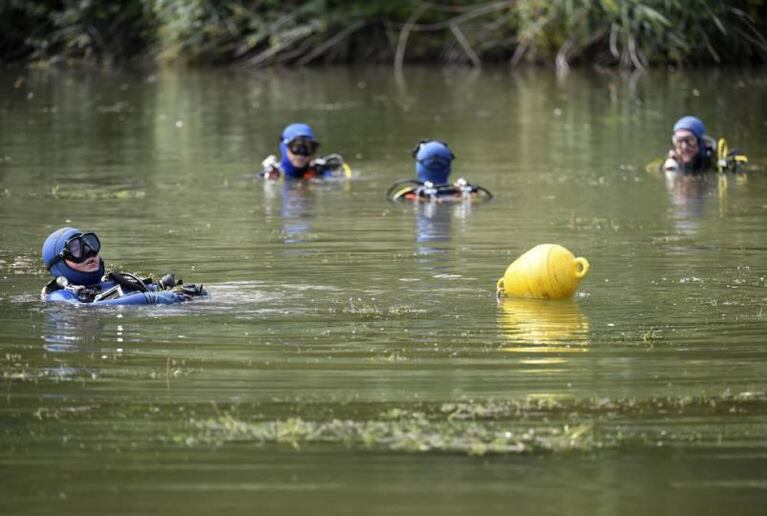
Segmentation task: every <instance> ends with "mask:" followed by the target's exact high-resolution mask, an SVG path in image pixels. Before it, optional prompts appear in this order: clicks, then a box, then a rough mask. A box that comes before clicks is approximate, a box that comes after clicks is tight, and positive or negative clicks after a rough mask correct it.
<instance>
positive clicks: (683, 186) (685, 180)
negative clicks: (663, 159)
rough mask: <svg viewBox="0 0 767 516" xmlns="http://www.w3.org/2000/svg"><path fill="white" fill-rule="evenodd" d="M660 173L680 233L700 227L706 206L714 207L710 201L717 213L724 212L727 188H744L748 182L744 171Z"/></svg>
mask: <svg viewBox="0 0 767 516" xmlns="http://www.w3.org/2000/svg"><path fill="white" fill-rule="evenodd" d="M664 176H665V184H666V190H667V191H668V193H669V198H670V200H671V208H672V210H673V217H674V221H675V226H676V228H677V230H678V231H679V232H680V233H683V234H689V235H694V234H695V233H696V232H697V231H698V230H699V229H700V225H701V224H702V223H703V219H704V216H705V214H706V209H714V206H709V205H713V204H714V201H715V202H716V210H717V213H718V215H719V216H720V217H724V216H726V214H727V210H728V197H729V192H730V190H731V189H740V188H744V187H745V186H746V184H747V182H748V175H747V174H744V173H738V174H732V173H722V174H720V173H715V172H711V173H705V174H680V173H676V172H664Z"/></svg>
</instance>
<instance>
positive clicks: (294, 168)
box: [260, 123, 351, 180]
mask: <svg viewBox="0 0 767 516" xmlns="http://www.w3.org/2000/svg"><path fill="white" fill-rule="evenodd" d="M319 146H320V144H319V142H318V141H317V139H316V138H315V137H314V131H313V130H312V128H311V127H309V125H307V124H304V123H295V124H290V125H289V126H287V127H286V128H285V129H284V130H283V131H282V134H281V135H280V159H279V160H277V158H276V157H275V156H273V155H272V156H269V157H267V158H266V159H265V160H264V161H263V163H262V166H263V170H262V171H261V173H260V177H262V178H264V179H272V180H276V179H279V178H280V177H282V176H284V177H285V178H286V179H315V178H322V179H327V178H330V177H347V178H348V177H351V169H350V168H349V165H348V164H347V163H346V162H345V161H344V158H343V157H342V156H341V155H340V154H329V155H327V156H320V157H315V155H316V154H317V149H318V148H319Z"/></svg>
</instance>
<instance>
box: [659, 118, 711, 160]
mask: <svg viewBox="0 0 767 516" xmlns="http://www.w3.org/2000/svg"><path fill="white" fill-rule="evenodd" d="M671 143H672V144H673V146H674V148H673V149H671V150H670V151H668V156H667V157H666V162H665V163H664V164H663V169H664V170H675V171H679V172H701V171H704V170H708V169H710V168H712V166H713V165H714V164H715V162H716V140H714V139H713V138H711V137H710V136H708V135H707V134H706V127H705V126H704V125H703V122H702V121H701V120H700V119H699V118H697V117H694V116H684V117H682V118H680V119H679V120H677V122H676V123H675V124H674V129H673V131H672V134H671Z"/></svg>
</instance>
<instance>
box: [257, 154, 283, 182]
mask: <svg viewBox="0 0 767 516" xmlns="http://www.w3.org/2000/svg"><path fill="white" fill-rule="evenodd" d="M261 166H262V167H263V168H262V169H261V177H262V178H264V179H273V180H276V179H279V178H280V175H281V174H280V162H279V161H277V157H276V156H274V155H271V156H267V158H266V159H265V160H264V161H262V162H261Z"/></svg>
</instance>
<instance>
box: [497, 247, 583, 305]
mask: <svg viewBox="0 0 767 516" xmlns="http://www.w3.org/2000/svg"><path fill="white" fill-rule="evenodd" d="M588 272H589V261H588V260H587V259H586V258H581V257H579V258H576V257H575V256H574V255H573V253H571V252H570V251H568V250H567V249H565V248H564V247H562V246H561V245H557V244H541V245H537V246H535V247H533V248H532V249H530V250H529V251H527V252H526V253H525V254H523V255H522V256H520V257H519V258H517V259H516V260H514V261H513V262H512V264H511V265H509V267H508V268H507V269H506V273H505V274H504V275H503V278H501V279H499V280H498V282H497V284H496V285H497V287H498V294H500V295H508V296H517V297H534V298H542V299H564V298H567V297H570V296H572V295H573V293H574V292H575V290H576V289H577V288H578V283H580V281H581V279H583V277H584V276H586V274H587V273H588Z"/></svg>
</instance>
